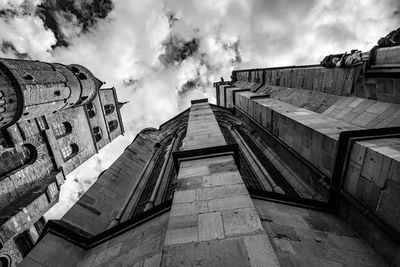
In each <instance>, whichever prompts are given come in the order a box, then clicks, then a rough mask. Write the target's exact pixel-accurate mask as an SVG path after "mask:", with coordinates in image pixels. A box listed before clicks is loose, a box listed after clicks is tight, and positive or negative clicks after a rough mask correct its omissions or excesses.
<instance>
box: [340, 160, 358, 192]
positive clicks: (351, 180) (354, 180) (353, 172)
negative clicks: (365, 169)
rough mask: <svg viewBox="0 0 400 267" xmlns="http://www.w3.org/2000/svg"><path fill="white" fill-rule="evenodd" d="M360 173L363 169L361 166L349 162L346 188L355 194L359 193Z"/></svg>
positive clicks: (345, 182)
mask: <svg viewBox="0 0 400 267" xmlns="http://www.w3.org/2000/svg"><path fill="white" fill-rule="evenodd" d="M360 174H361V170H360V169H359V166H357V165H353V164H349V167H348V168H347V173H346V178H345V181H344V189H345V190H346V191H347V192H348V193H350V194H351V195H353V196H355V195H356V194H357V185H358V180H359V177H360Z"/></svg>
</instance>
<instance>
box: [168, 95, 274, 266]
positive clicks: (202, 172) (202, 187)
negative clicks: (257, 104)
mask: <svg viewBox="0 0 400 267" xmlns="http://www.w3.org/2000/svg"><path fill="white" fill-rule="evenodd" d="M208 140H210V141H208ZM210 144H211V145H210ZM225 144H226V143H225V140H224V137H223V135H222V133H221V130H220V129H219V126H218V123H217V121H216V119H215V117H214V115H213V112H212V110H211V108H210V107H209V104H208V103H196V104H192V107H191V110H190V115H189V123H188V130H187V135H186V137H185V140H184V146H183V151H187V152H190V151H191V150H193V149H207V148H208V147H212V146H221V145H225ZM179 165H180V167H179V173H178V187H177V189H176V191H175V196H174V199H173V204H172V208H171V213H170V219H169V223H168V230H167V234H166V238H165V242H164V250H163V255H162V261H161V266H177V265H183V266H195V265H204V266H212V265H214V266H218V265H226V266H267V265H268V266H278V261H277V259H276V256H275V253H274V252H273V250H272V247H271V244H270V242H269V240H268V238H267V236H266V235H265V233H264V232H263V229H262V226H261V221H260V219H259V217H258V215H257V213H256V211H255V209H254V205H253V203H252V201H251V199H250V196H249V194H248V192H247V189H246V187H245V186H244V183H243V179H242V177H241V176H240V173H239V171H238V169H237V167H236V165H235V163H234V159H233V157H232V155H218V154H217V155H214V156H211V157H210V156H208V157H207V156H206V158H203V159H201V158H198V159H196V158H192V159H191V158H186V159H184V161H181V162H180V164H179Z"/></svg>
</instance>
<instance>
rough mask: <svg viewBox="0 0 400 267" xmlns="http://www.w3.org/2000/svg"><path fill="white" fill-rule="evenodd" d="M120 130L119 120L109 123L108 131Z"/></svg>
mask: <svg viewBox="0 0 400 267" xmlns="http://www.w3.org/2000/svg"><path fill="white" fill-rule="evenodd" d="M117 128H118V121H117V120H112V121H109V122H108V129H109V130H110V132H113V131H115V130H116V129H117Z"/></svg>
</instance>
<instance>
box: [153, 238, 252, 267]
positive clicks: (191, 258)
mask: <svg viewBox="0 0 400 267" xmlns="http://www.w3.org/2000/svg"><path fill="white" fill-rule="evenodd" d="M161 266H171V267H172V266H174V267H175V266H226V267H231V266H240V267H250V266H251V265H250V262H249V259H248V255H247V252H246V249H245V247H244V244H242V242H241V241H240V240H239V239H228V240H215V241H207V242H200V243H191V244H184V245H176V246H170V247H167V248H165V250H164V252H163V255H162V263H161Z"/></svg>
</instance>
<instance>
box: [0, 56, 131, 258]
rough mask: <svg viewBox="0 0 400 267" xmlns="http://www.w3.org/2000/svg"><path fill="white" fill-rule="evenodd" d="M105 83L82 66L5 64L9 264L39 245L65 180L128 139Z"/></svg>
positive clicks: (1, 110) (1, 249)
mask: <svg viewBox="0 0 400 267" xmlns="http://www.w3.org/2000/svg"><path fill="white" fill-rule="evenodd" d="M102 84H103V83H102V82H101V81H100V80H98V79H97V78H96V77H95V76H94V75H93V74H92V73H91V72H90V71H89V70H87V69H86V68H85V67H83V66H80V65H76V64H72V65H63V64H59V63H46V62H40V61H27V60H17V59H4V58H3V59H0V127H1V129H0V145H1V147H0V260H1V263H2V264H3V265H5V266H7V264H5V263H3V262H7V261H10V262H12V264H13V265H15V263H17V262H19V261H21V259H22V257H23V256H25V255H26V254H27V253H28V252H29V250H30V249H31V248H32V247H33V245H34V244H35V242H36V241H37V239H38V236H39V235H40V233H41V231H42V230H43V227H44V224H45V220H44V218H43V217H42V216H43V214H44V213H45V212H46V211H47V210H49V209H50V208H51V207H52V206H53V205H54V204H55V203H56V202H57V201H58V197H59V191H60V187H61V185H62V184H63V183H64V180H65V177H66V176H67V175H68V174H69V173H71V172H72V171H73V170H74V169H76V168H77V167H78V166H80V165H81V164H82V163H84V162H85V161H86V160H88V159H89V158H90V157H92V156H93V155H94V154H95V153H97V152H98V151H99V150H100V149H101V148H103V147H104V146H105V145H107V144H108V143H110V142H111V141H112V140H114V139H115V138H116V137H118V136H119V135H121V134H123V131H124V130H123V124H122V120H121V114H120V107H121V104H122V103H120V102H118V99H117V95H116V91H115V89H114V88H100V87H101V86H102ZM2 255H3V256H2ZM3 265H2V266H3Z"/></svg>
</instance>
